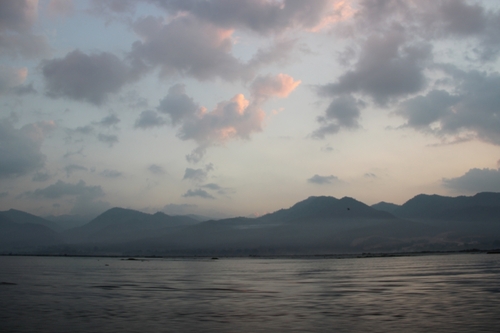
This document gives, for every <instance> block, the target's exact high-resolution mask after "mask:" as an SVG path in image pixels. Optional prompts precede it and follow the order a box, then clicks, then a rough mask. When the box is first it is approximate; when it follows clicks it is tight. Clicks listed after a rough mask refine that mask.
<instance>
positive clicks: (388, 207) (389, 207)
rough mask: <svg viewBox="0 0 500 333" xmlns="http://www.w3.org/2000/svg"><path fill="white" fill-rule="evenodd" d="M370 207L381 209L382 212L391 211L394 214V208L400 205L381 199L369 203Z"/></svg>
mask: <svg viewBox="0 0 500 333" xmlns="http://www.w3.org/2000/svg"><path fill="white" fill-rule="evenodd" d="M371 207H372V208H374V209H376V210H381V211H383V212H388V213H391V214H393V215H394V212H395V211H396V209H398V208H399V207H401V206H400V205H396V204H393V203H390V202H385V201H381V202H379V203H376V204H374V205H371Z"/></svg>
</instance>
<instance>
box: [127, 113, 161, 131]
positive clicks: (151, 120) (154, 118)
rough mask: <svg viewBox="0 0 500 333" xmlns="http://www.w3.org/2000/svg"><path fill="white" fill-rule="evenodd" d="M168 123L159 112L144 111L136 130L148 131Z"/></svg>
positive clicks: (137, 122) (136, 122)
mask: <svg viewBox="0 0 500 333" xmlns="http://www.w3.org/2000/svg"><path fill="white" fill-rule="evenodd" d="M166 123H167V122H166V121H165V119H164V118H162V117H161V116H160V115H159V114H158V112H156V111H153V110H146V111H142V112H141V114H140V115H139V118H137V120H136V121H135V124H134V127H135V128H142V129H148V128H153V127H161V126H164V125H165V124H166Z"/></svg>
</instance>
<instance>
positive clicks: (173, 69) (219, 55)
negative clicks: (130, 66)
mask: <svg viewBox="0 0 500 333" xmlns="http://www.w3.org/2000/svg"><path fill="white" fill-rule="evenodd" d="M134 29H135V31H136V33H137V34H139V35H140V36H141V37H142V40H140V41H137V42H135V43H134V44H133V45H132V51H131V53H130V57H131V58H132V59H133V60H134V61H135V63H142V64H143V65H144V67H145V68H148V67H149V68H154V67H159V68H160V71H161V75H162V76H170V75H175V74H177V75H179V74H180V75H188V76H192V77H195V78H197V79H200V80H208V79H213V78H216V77H220V78H223V79H226V80H235V79H239V78H241V75H242V73H244V65H243V63H241V62H240V61H239V60H238V59H237V58H235V57H234V56H233V55H232V54H231V49H232V41H231V38H230V35H231V33H230V31H224V30H222V29H220V28H217V27H215V26H213V25H210V24H206V23H203V22H201V21H199V20H195V19H193V18H192V17H189V16H181V17H179V18H177V19H174V20H172V21H171V22H169V23H167V24H164V23H163V19H161V18H156V17H152V16H149V17H146V18H143V19H140V20H139V21H137V22H136V23H135V25H134Z"/></svg>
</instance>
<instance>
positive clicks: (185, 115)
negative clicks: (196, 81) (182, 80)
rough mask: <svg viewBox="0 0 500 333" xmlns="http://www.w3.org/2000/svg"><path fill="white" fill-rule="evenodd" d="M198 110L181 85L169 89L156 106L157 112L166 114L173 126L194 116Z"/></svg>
mask: <svg viewBox="0 0 500 333" xmlns="http://www.w3.org/2000/svg"><path fill="white" fill-rule="evenodd" d="M199 109H200V107H199V106H198V105H197V104H196V103H195V102H194V101H193V99H192V98H191V97H189V96H188V95H186V87H185V85H183V84H176V85H173V86H172V87H170V88H169V89H168V94H167V95H166V96H165V98H163V99H162V100H161V101H160V105H159V106H158V111H160V112H163V113H166V114H168V115H169V116H170V119H171V120H172V124H173V125H174V126H175V125H177V124H179V123H181V122H182V121H183V120H185V119H189V118H191V117H193V116H195V115H196V113H197V112H198V111H199Z"/></svg>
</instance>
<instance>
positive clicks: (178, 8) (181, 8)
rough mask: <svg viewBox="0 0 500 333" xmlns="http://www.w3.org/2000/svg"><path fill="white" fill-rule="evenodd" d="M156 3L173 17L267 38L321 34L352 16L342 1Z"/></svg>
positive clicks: (159, 0) (171, 0)
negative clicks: (289, 32)
mask: <svg viewBox="0 0 500 333" xmlns="http://www.w3.org/2000/svg"><path fill="white" fill-rule="evenodd" d="M155 2H156V3H157V4H158V5H160V6H162V7H163V8H165V9H166V10H167V11H169V12H170V13H172V14H173V15H176V14H182V13H189V14H191V15H193V16H195V17H197V18H199V19H202V20H204V21H206V22H210V23H212V24H215V25H217V26H220V27H223V28H227V29H232V28H242V29H247V30H251V31H254V32H257V33H259V34H264V35H267V34H277V33H281V32H283V31H284V30H287V29H293V28H298V29H306V30H318V29H320V28H323V27H325V26H327V25H328V24H331V23H334V22H336V21H340V20H342V19H343V18H344V17H345V16H347V15H350V7H349V3H348V2H347V3H346V2H345V1H339V0H309V1H295V0H284V1H258V0H239V1H237V2H233V1H226V0H209V1H198V0H184V1H176V0H156V1H155Z"/></svg>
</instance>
